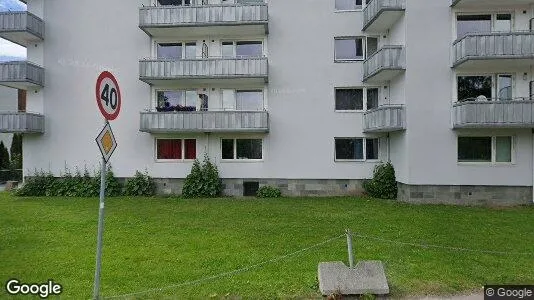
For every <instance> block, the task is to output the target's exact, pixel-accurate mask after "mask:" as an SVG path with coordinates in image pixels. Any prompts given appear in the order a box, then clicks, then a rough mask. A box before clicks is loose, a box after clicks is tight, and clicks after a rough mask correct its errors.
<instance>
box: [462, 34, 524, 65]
mask: <svg viewBox="0 0 534 300" xmlns="http://www.w3.org/2000/svg"><path fill="white" fill-rule="evenodd" d="M453 56H454V57H453V66H454V67H456V66H459V65H461V64H463V63H464V62H466V61H469V60H495V59H503V60H504V59H524V60H525V61H528V60H531V59H533V58H534V32H494V33H469V34H467V35H466V36H464V37H462V38H460V39H458V40H456V41H455V42H454V43H453Z"/></svg>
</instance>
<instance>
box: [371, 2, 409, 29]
mask: <svg viewBox="0 0 534 300" xmlns="http://www.w3.org/2000/svg"><path fill="white" fill-rule="evenodd" d="M405 9H406V0H372V1H371V2H370V3H368V4H367V6H366V7H365V9H364V10H363V30H366V29H368V28H369V27H370V26H371V25H372V24H373V23H374V22H378V21H381V22H380V23H383V24H386V25H384V26H377V28H376V29H377V30H380V31H382V30H384V29H387V28H388V27H389V26H390V25H391V24H393V23H394V22H395V21H397V19H398V18H399V14H398V13H395V14H391V15H384V13H385V12H402V11H404V10H405ZM380 18H384V20H379V19H380Z"/></svg>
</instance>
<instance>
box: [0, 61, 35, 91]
mask: <svg viewBox="0 0 534 300" xmlns="http://www.w3.org/2000/svg"><path fill="white" fill-rule="evenodd" d="M0 85H5V86H9V87H13V88H19V89H27V88H29V87H36V86H41V87H42V86H44V69H43V68H42V67H40V66H38V65H36V64H33V63H30V62H27V61H11V62H4V63H0Z"/></svg>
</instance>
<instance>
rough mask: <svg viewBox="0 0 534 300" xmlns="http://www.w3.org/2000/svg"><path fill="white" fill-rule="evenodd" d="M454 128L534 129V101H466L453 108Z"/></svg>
mask: <svg viewBox="0 0 534 300" xmlns="http://www.w3.org/2000/svg"><path fill="white" fill-rule="evenodd" d="M452 114H453V128H454V129H461V128H480V129H484V128H534V101H532V100H503V101H465V102H457V103H454V104H453V106H452Z"/></svg>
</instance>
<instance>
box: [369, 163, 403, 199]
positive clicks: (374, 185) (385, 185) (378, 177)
mask: <svg viewBox="0 0 534 300" xmlns="http://www.w3.org/2000/svg"><path fill="white" fill-rule="evenodd" d="M363 187H364V189H365V191H366V192H367V193H368V194H369V195H370V196H371V197H374V198H381V199H396V198H397V180H396V179H395V169H394V168H393V165H392V164H391V163H390V162H387V163H380V164H378V165H377V166H375V168H374V170H373V178H372V179H371V180H366V181H364V183H363Z"/></svg>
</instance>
